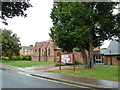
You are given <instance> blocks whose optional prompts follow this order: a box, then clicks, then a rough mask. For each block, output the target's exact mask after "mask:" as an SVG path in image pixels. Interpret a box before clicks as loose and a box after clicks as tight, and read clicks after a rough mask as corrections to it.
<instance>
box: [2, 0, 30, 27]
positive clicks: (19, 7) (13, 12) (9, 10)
mask: <svg viewBox="0 0 120 90" xmlns="http://www.w3.org/2000/svg"><path fill="white" fill-rule="evenodd" d="M29 1H30V0H27V1H25V0H21V1H20V0H19V1H18V2H17V1H15V0H7V2H4V1H2V2H0V11H1V16H0V19H1V22H2V23H4V24H6V25H7V24H8V23H7V21H6V20H7V18H13V17H16V16H24V17H26V16H27V14H26V13H25V11H26V10H27V9H28V8H29V7H32V5H31V4H30V3H29Z"/></svg>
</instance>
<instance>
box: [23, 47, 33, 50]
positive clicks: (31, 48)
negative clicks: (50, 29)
mask: <svg viewBox="0 0 120 90" xmlns="http://www.w3.org/2000/svg"><path fill="white" fill-rule="evenodd" d="M22 48H23V49H27V50H33V47H30V46H22Z"/></svg>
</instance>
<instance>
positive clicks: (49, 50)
mask: <svg viewBox="0 0 120 90" xmlns="http://www.w3.org/2000/svg"><path fill="white" fill-rule="evenodd" d="M48 56H50V48H49V49H48Z"/></svg>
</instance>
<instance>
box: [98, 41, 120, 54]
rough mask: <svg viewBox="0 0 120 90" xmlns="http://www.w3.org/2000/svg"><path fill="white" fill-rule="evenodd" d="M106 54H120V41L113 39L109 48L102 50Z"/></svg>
mask: <svg viewBox="0 0 120 90" xmlns="http://www.w3.org/2000/svg"><path fill="white" fill-rule="evenodd" d="M100 53H101V54H104V55H120V42H117V41H115V40H114V41H111V42H110V44H109V46H108V48H107V49H102V50H100Z"/></svg>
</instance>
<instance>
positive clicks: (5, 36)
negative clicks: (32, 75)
mask: <svg viewBox="0 0 120 90" xmlns="http://www.w3.org/2000/svg"><path fill="white" fill-rule="evenodd" d="M0 32H2V37H1V38H2V40H1V42H2V56H11V55H17V56H18V55H19V50H20V48H21V44H20V40H19V38H18V36H17V34H15V33H13V32H12V31H11V30H5V29H4V30H3V29H0Z"/></svg>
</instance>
